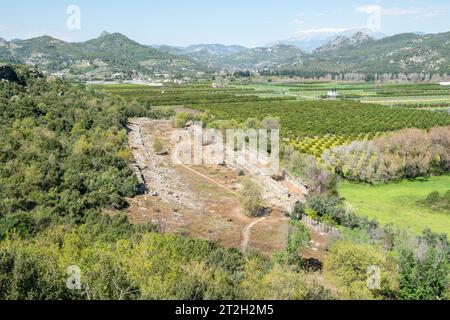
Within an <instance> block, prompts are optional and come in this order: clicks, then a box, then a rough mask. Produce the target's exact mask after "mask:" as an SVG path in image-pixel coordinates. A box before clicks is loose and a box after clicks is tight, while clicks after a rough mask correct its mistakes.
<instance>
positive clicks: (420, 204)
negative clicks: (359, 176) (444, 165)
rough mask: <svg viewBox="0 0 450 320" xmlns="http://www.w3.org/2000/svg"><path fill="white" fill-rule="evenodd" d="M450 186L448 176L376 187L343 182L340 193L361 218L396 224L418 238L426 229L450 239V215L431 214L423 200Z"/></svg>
mask: <svg viewBox="0 0 450 320" xmlns="http://www.w3.org/2000/svg"><path fill="white" fill-rule="evenodd" d="M449 185H450V177H449V176H440V177H430V178H426V179H417V180H406V181H401V182H396V183H390V184H386V185H376V186H371V185H367V184H356V183H350V182H342V184H341V186H340V188H339V192H340V194H341V195H342V197H343V198H344V199H345V201H346V202H348V203H349V204H350V205H351V206H353V207H354V208H356V213H357V215H358V216H360V217H369V218H370V219H377V220H378V221H379V222H380V223H381V224H383V225H385V224H389V223H393V224H395V225H396V226H398V227H400V228H402V229H410V230H411V231H412V232H414V233H415V234H420V233H421V232H422V230H423V229H424V227H425V226H426V227H428V228H430V229H431V230H433V231H434V232H438V233H446V234H447V235H448V234H450V217H449V215H446V214H443V213H444V212H443V211H438V212H437V211H434V210H432V209H431V208H429V207H428V205H425V204H424V200H425V199H426V198H427V196H428V195H429V194H430V193H431V192H434V191H436V190H439V191H440V192H445V191H446V190H448V186H449Z"/></svg>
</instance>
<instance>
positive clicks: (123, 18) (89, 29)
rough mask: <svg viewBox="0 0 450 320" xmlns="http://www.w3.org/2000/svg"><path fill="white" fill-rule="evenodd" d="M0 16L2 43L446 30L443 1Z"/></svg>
mask: <svg viewBox="0 0 450 320" xmlns="http://www.w3.org/2000/svg"><path fill="white" fill-rule="evenodd" d="M0 12H1V13H2V19H1V20H0V37H1V38H5V39H7V40H11V39H27V38H31V37H36V36H41V35H50V36H53V37H55V38H58V39H61V40H65V41H72V42H76V41H85V40H88V39H92V38H95V37H98V36H99V35H100V33H101V32H102V31H104V30H106V31H108V32H120V33H123V34H125V35H127V36H128V37H130V38H132V39H133V40H136V41H138V42H140V43H143V44H148V45H151V44H168V45H178V46H185V45H190V44H197V43H222V44H240V45H245V46H248V47H255V46H260V45H265V44H268V43H271V42H274V41H278V40H284V39H288V38H291V37H296V36H298V35H302V34H303V35H304V34H308V33H310V32H329V33H332V32H333V31H337V30H345V29H353V28H361V27H365V26H370V27H371V28H374V29H376V31H378V32H381V33H384V34H386V35H394V34H398V33H403V32H425V33H439V32H446V31H450V2H449V1H448V0H398V1H396V0H393V1H392V0H389V1H379V0H368V1H364V0H363V1H354V0H339V1H338V0H334V1H329V0H323V1H320V0H317V1H311V0H308V1H303V0H296V1H294V0H226V1H218V0H126V1H123V0H70V1H66V0H39V1H36V0H14V1H5V0H3V1H0ZM5 13H7V14H5Z"/></svg>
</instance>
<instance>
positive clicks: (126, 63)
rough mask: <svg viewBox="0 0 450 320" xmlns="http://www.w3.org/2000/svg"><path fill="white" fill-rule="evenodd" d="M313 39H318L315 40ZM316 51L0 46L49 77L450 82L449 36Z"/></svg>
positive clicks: (102, 44)
mask: <svg viewBox="0 0 450 320" xmlns="http://www.w3.org/2000/svg"><path fill="white" fill-rule="evenodd" d="M305 39H306V38H302V39H297V41H305ZM308 39H309V40H311V39H313V38H312V37H311V35H310V37H309V38H308ZM316 39H318V38H317V37H316ZM319 42H321V44H320V45H319ZM303 43H305V42H303ZM314 46H315V48H314V50H313V51H312V52H308V51H307V50H302V49H300V48H299V43H297V44H295V41H294V39H291V40H288V41H280V42H278V43H274V44H271V45H270V46H268V47H259V48H246V47H243V46H237V45H233V46H226V45H221V44H198V45H192V46H188V47H175V46H167V45H158V46H147V45H143V44H139V43H137V42H136V41H133V40H131V39H129V38H127V37H126V36H124V35H122V34H120V33H113V34H110V33H102V35H101V36H100V37H98V38H96V39H92V40H89V41H86V42H78V43H70V42H64V41H61V40H57V39H54V38H51V37H49V36H42V37H38V38H33V39H28V40H12V41H6V40H4V39H2V38H0V62H3V63H15V64H33V65H37V66H38V67H39V68H41V69H42V70H44V71H46V72H50V73H57V74H61V75H70V76H75V77H81V78H88V79H94V78H105V77H111V76H113V75H115V76H119V77H123V78H130V77H134V76H135V75H149V76H151V75H154V74H161V73H164V74H168V75H170V76H175V75H193V74H194V75H195V74H198V73H199V72H202V73H213V72H215V71H219V70H224V69H225V70H228V71H233V70H244V69H245V70H253V71H256V70H259V71H266V72H267V71H270V72H274V73H277V72H279V73H281V74H295V75H302V74H303V75H315V74H326V73H350V72H351V73H365V74H380V73H417V72H422V73H440V74H443V73H449V74H450V32H447V33H440V34H428V35H427V34H418V33H406V34H399V35H395V36H390V37H385V36H382V35H381V34H378V35H377V34H374V33H370V32H366V31H365V30H358V31H356V32H350V33H349V32H347V31H346V32H341V33H340V34H338V35H336V36H334V37H333V38H331V40H328V41H318V40H317V41H316V42H315V45H314Z"/></svg>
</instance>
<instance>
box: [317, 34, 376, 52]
mask: <svg viewBox="0 0 450 320" xmlns="http://www.w3.org/2000/svg"><path fill="white" fill-rule="evenodd" d="M372 41H375V38H374V37H373V36H372V35H369V34H367V33H364V32H361V31H360V32H357V33H355V34H354V35H352V36H351V37H346V36H343V35H342V36H338V37H336V38H335V39H333V40H332V41H330V42H327V43H326V44H324V45H323V46H321V47H319V48H317V49H316V52H325V51H332V50H338V49H340V48H351V47H354V48H356V47H358V46H360V45H362V44H364V43H366V42H372Z"/></svg>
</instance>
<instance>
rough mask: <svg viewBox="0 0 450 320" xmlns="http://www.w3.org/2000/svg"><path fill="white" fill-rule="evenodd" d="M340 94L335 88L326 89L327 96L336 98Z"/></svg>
mask: <svg viewBox="0 0 450 320" xmlns="http://www.w3.org/2000/svg"><path fill="white" fill-rule="evenodd" d="M340 95H341V94H340V93H339V92H337V91H336V90H332V91H328V93H327V97H328V98H337V97H339V96H340Z"/></svg>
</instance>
